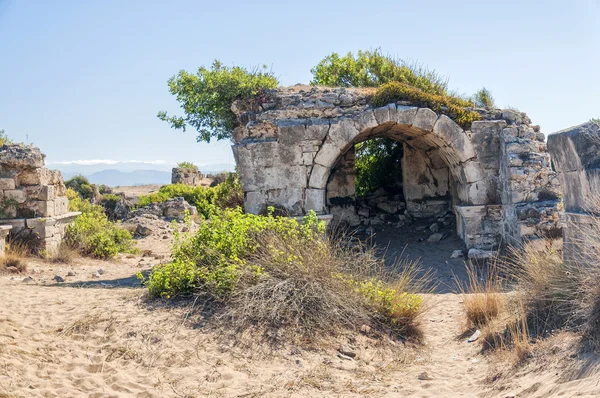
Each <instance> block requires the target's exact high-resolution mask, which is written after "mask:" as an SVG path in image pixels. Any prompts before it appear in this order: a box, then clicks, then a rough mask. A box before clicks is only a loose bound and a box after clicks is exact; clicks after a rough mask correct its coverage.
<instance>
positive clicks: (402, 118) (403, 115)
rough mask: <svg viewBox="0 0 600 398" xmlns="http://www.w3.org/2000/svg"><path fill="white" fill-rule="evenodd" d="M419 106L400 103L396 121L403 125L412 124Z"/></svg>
mask: <svg viewBox="0 0 600 398" xmlns="http://www.w3.org/2000/svg"><path fill="white" fill-rule="evenodd" d="M418 110H419V108H417V107H413V106H402V105H398V107H397V110H396V122H397V123H398V124H401V125H406V126H412V124H413V123H414V121H415V117H416V116H417V111H418Z"/></svg>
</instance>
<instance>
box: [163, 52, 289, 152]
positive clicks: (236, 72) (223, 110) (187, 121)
mask: <svg viewBox="0 0 600 398" xmlns="http://www.w3.org/2000/svg"><path fill="white" fill-rule="evenodd" d="M278 84H279V83H278V81H277V78H275V76H273V74H272V73H271V72H267V71H266V67H263V68H262V69H258V68H257V69H256V70H253V71H248V70H247V69H245V68H241V67H238V66H233V67H227V66H224V65H223V64H222V63H220V62H219V61H217V60H215V61H214V62H213V64H212V66H211V68H210V69H207V68H205V67H200V68H199V69H198V72H197V73H196V74H195V75H194V74H190V73H188V72H186V71H183V70H182V71H180V72H179V74H177V75H175V76H173V77H171V79H169V91H170V92H171V94H173V95H175V96H176V97H177V102H179V103H180V104H181V108H182V109H183V111H184V113H185V117H180V116H168V115H167V113H166V112H164V111H161V112H159V113H158V118H159V119H161V120H163V121H166V122H168V123H169V124H170V125H171V127H173V128H175V129H182V130H183V131H185V129H186V126H187V125H189V126H191V127H193V128H195V129H196V130H197V131H198V133H199V135H198V138H197V139H198V141H206V142H210V140H211V138H216V139H217V140H222V139H225V138H231V132H232V131H233V129H234V127H235V123H236V117H235V115H234V113H233V112H232V111H231V104H232V103H233V102H234V101H235V100H237V99H252V98H255V97H257V96H259V95H260V93H261V92H263V91H264V90H266V89H273V88H276V87H277V85H278Z"/></svg>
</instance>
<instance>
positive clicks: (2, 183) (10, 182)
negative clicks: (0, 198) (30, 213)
mask: <svg viewBox="0 0 600 398" xmlns="http://www.w3.org/2000/svg"><path fill="white" fill-rule="evenodd" d="M15 188H16V185H15V179H14V178H0V190H5V189H15Z"/></svg>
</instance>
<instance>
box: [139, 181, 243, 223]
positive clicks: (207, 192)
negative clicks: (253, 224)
mask: <svg viewBox="0 0 600 398" xmlns="http://www.w3.org/2000/svg"><path fill="white" fill-rule="evenodd" d="M177 197H183V198H184V199H185V200H186V201H187V202H188V203H190V204H192V205H194V206H196V208H197V209H198V214H200V215H201V216H202V217H204V218H208V217H210V216H211V215H214V214H217V213H219V211H220V209H223V208H234V207H236V206H242V205H243V199H244V193H243V191H242V185H241V183H240V180H239V177H238V175H237V174H235V173H229V175H228V177H227V178H226V179H225V181H224V182H223V183H221V184H219V185H216V186H214V187H203V186H196V187H191V186H189V185H184V184H171V185H165V186H164V187H161V188H160V189H159V191H158V192H156V193H153V194H150V195H147V196H140V198H139V203H138V207H143V206H147V205H149V204H150V203H160V202H165V201H166V200H167V199H171V198H177Z"/></svg>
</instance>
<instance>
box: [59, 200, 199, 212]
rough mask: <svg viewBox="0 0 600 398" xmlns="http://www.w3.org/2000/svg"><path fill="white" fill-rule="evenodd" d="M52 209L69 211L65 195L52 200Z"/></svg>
mask: <svg viewBox="0 0 600 398" xmlns="http://www.w3.org/2000/svg"><path fill="white" fill-rule="evenodd" d="M54 209H55V210H54V213H55V214H56V215H57V216H60V215H63V214H67V213H68V212H69V199H68V198H66V197H60V198H56V199H55V200H54ZM194 209H195V207H194Z"/></svg>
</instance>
